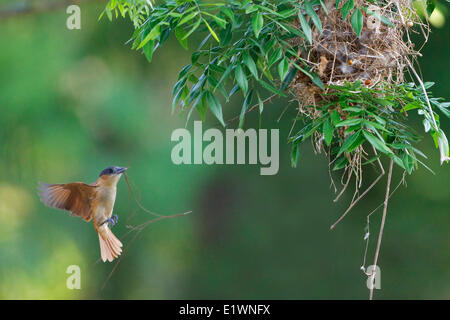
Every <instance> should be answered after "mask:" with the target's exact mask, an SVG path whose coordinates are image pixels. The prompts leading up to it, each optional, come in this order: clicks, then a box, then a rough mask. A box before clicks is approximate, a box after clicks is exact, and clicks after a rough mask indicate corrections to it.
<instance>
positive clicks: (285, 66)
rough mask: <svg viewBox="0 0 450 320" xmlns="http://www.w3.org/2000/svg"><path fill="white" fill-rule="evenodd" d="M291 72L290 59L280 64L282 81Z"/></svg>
mask: <svg viewBox="0 0 450 320" xmlns="http://www.w3.org/2000/svg"><path fill="white" fill-rule="evenodd" d="M288 71H289V60H288V58H284V59H283V60H281V61H280V63H279V64H278V74H279V76H280V80H281V81H283V80H284V78H285V77H286V75H287V73H288Z"/></svg>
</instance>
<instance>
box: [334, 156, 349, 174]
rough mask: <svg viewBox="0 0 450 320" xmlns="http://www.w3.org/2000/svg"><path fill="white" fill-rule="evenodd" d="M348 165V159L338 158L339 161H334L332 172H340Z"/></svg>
mask: <svg viewBox="0 0 450 320" xmlns="http://www.w3.org/2000/svg"><path fill="white" fill-rule="evenodd" d="M347 163H348V159H347V158H345V157H342V158H340V159H339V160H336V162H335V165H334V167H333V171H337V170H340V169H342V168H344V167H345V166H346V165H347Z"/></svg>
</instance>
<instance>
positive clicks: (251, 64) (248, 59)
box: [243, 52, 258, 79]
mask: <svg viewBox="0 0 450 320" xmlns="http://www.w3.org/2000/svg"><path fill="white" fill-rule="evenodd" d="M243 59H244V63H245V65H246V66H247V68H248V70H250V72H251V74H252V75H253V77H255V79H258V68H257V67H256V64H255V61H254V60H253V58H252V56H251V55H250V54H248V53H247V52H244V54H243Z"/></svg>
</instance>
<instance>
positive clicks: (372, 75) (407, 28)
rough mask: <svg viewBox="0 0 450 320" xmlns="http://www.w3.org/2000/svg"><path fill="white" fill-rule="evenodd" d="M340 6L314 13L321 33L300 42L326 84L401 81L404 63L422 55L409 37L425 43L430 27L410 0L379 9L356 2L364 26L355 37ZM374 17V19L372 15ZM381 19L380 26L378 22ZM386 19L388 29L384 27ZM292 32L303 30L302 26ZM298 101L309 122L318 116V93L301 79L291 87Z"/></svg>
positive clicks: (383, 3) (333, 3)
mask: <svg viewBox="0 0 450 320" xmlns="http://www.w3.org/2000/svg"><path fill="white" fill-rule="evenodd" d="M343 3H345V1H341V3H340V4H339V8H336V1H335V0H328V1H325V6H326V8H327V11H328V14H326V13H325V11H324V10H323V9H320V10H317V11H316V13H317V15H318V16H319V18H320V20H321V23H322V26H323V31H322V33H320V32H319V30H317V28H315V27H314V26H313V27H312V28H313V31H312V44H309V43H307V42H306V41H305V40H304V39H302V38H298V39H296V41H299V42H300V46H299V47H301V48H303V49H302V51H301V53H300V54H301V57H302V58H303V59H305V60H306V61H307V62H308V63H309V64H310V65H311V67H312V70H313V71H314V72H315V73H317V74H318V75H319V77H320V79H321V80H322V82H323V83H324V84H326V85H343V84H345V83H346V82H350V83H353V82H355V81H357V80H359V81H361V83H364V84H365V85H366V86H368V87H375V86H377V85H378V84H380V83H383V84H384V85H386V84H387V85H390V84H398V83H402V82H404V74H405V69H406V68H407V67H408V66H409V65H410V63H409V61H410V60H408V59H411V57H412V59H414V58H415V57H416V56H418V55H420V53H419V51H420V49H421V48H420V49H415V46H414V44H413V43H412V42H411V40H410V37H409V32H420V33H422V34H423V36H424V39H425V41H424V42H426V40H427V39H428V34H429V28H428V25H426V24H424V23H422V21H421V19H420V18H419V16H418V15H417V14H416V11H415V9H414V7H413V6H412V2H411V1H410V0H386V1H384V0H382V1H378V2H377V5H375V4H371V3H370V2H369V1H365V0H354V3H355V9H354V10H358V9H356V8H363V7H365V8H368V10H369V11H366V10H362V14H363V17H364V24H363V27H362V31H361V35H360V36H359V37H358V36H357V35H356V33H355V31H354V30H353V28H352V24H351V22H350V14H349V15H348V16H347V17H346V19H345V20H344V19H343V17H342V12H341V10H340V9H341V7H342V5H343ZM373 13H374V14H373ZM380 16H382V17H384V18H383V19H384V21H383V20H382V19H380V18H379V17H380ZM386 19H388V20H389V21H390V24H391V25H387V24H386V21H387V20H386ZM296 27H298V28H301V26H300V24H298V25H297V26H296ZM291 90H292V91H293V93H294V96H295V97H297V100H298V101H299V105H300V112H301V113H302V114H304V115H306V116H309V117H312V118H313V119H314V118H316V117H317V116H318V114H317V110H316V109H315V108H311V107H308V106H314V105H316V103H318V102H320V101H321V100H323V99H324V98H323V96H321V95H320V93H321V90H320V89H319V88H318V87H317V86H316V85H314V84H313V83H312V81H311V79H310V78H309V77H307V76H305V75H300V76H298V77H297V78H296V79H295V80H294V81H293V82H292V84H291Z"/></svg>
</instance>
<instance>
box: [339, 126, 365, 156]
mask: <svg viewBox="0 0 450 320" xmlns="http://www.w3.org/2000/svg"><path fill="white" fill-rule="evenodd" d="M360 136H361V131H357V132H356V133H354V134H352V135H351V136H350V137H348V138H347V139H346V140H345V142H344V143H343V144H342V147H341V149H339V152H338V154H337V156H336V157H339V156H340V155H341V154H342V153H343V152H345V151H347V150H348V149H350V147H352V146H355V145H357V143H358V141H359V140H360ZM355 148H356V147H353V149H351V150H354V149H355ZM351 150H349V152H350V151H351Z"/></svg>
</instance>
